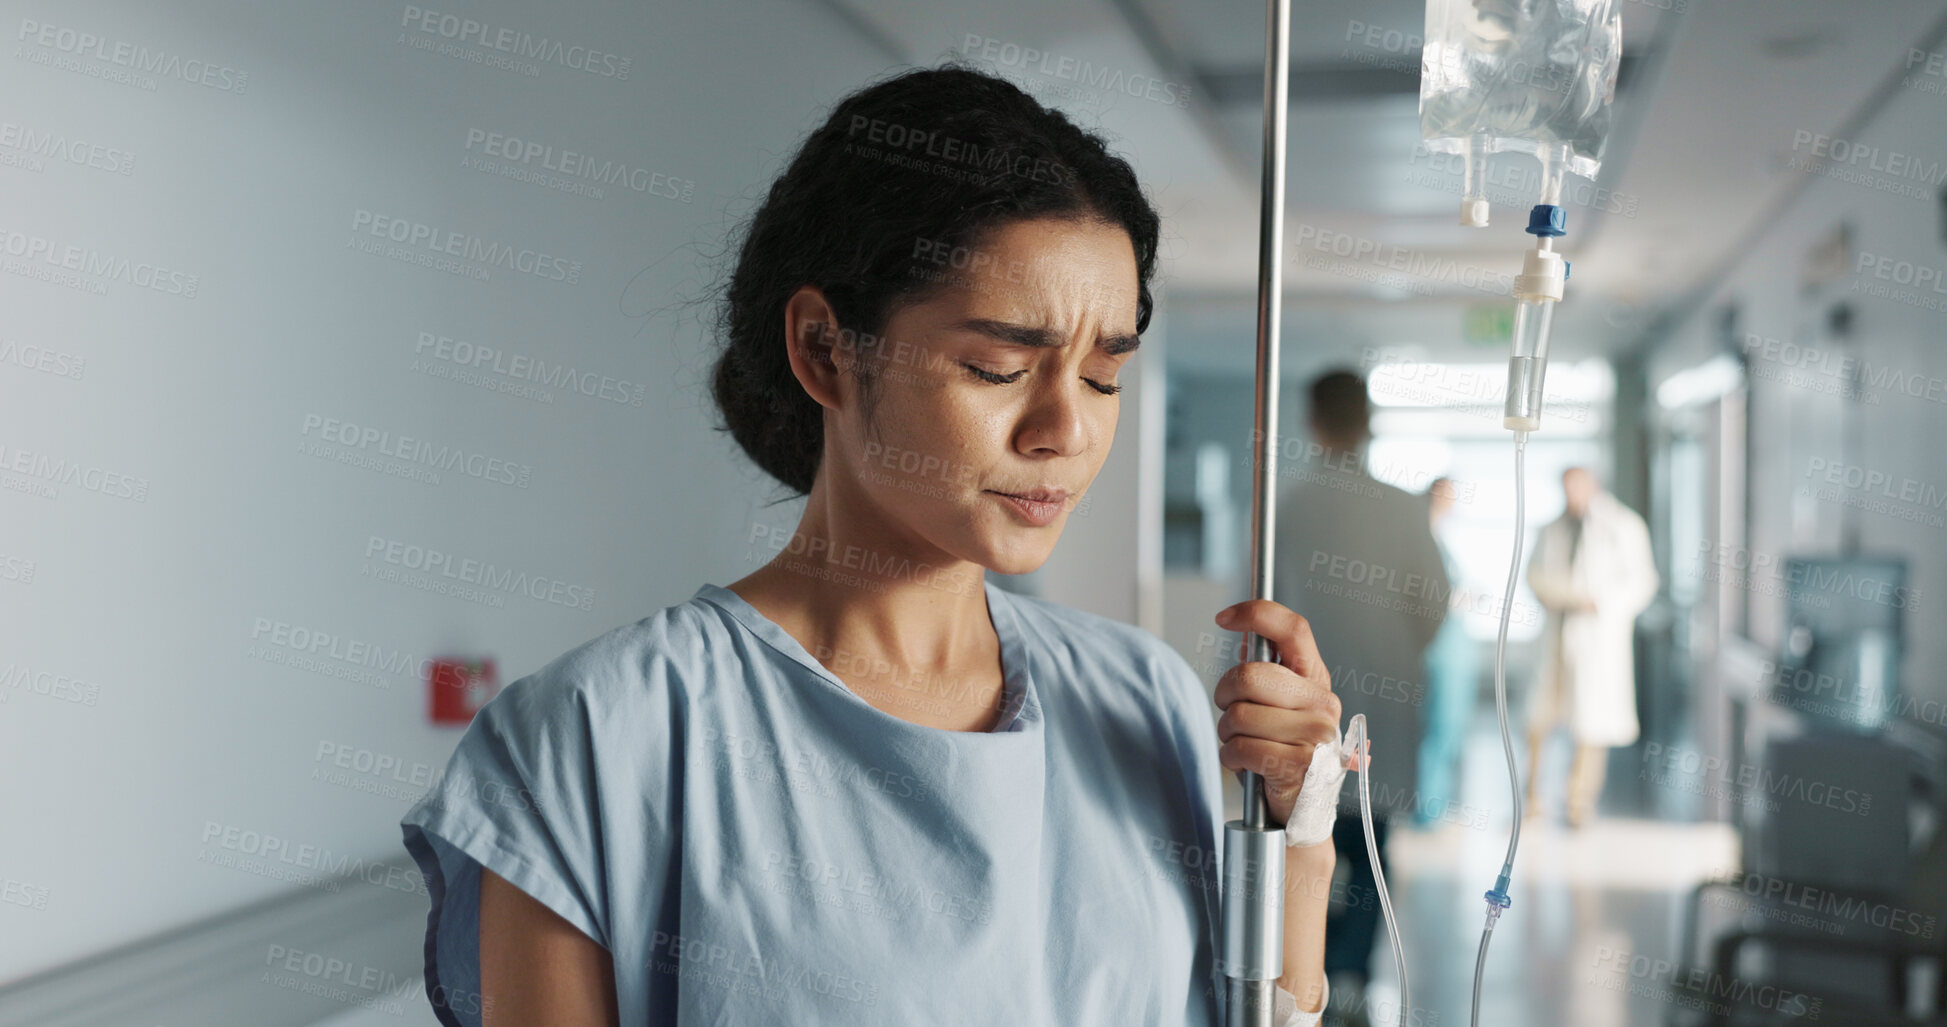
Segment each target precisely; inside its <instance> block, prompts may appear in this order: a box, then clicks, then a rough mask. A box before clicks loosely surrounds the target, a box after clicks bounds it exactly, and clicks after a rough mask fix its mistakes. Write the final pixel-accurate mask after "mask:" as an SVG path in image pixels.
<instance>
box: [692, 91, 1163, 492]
mask: <svg viewBox="0 0 1947 1027" xmlns="http://www.w3.org/2000/svg"><path fill="white" fill-rule="evenodd" d="M1040 217H1066V218H1075V219H1088V220H1099V221H1102V222H1104V223H1107V224H1113V225H1118V226H1120V227H1122V228H1123V229H1125V230H1126V231H1127V232H1128V233H1129V240H1130V242H1131V243H1132V244H1133V246H1134V249H1135V254H1136V275H1137V285H1138V294H1137V310H1136V330H1137V331H1138V332H1141V331H1143V330H1145V329H1146V328H1147V327H1148V326H1149V316H1150V311H1151V308H1152V300H1151V296H1150V291H1149V280H1150V276H1151V275H1152V274H1153V273H1154V271H1155V267H1156V241H1157V233H1158V229H1159V219H1158V217H1157V215H1156V211H1155V209H1154V208H1152V207H1151V206H1150V204H1149V201H1148V200H1147V199H1146V198H1145V197H1144V196H1143V193H1142V188H1141V186H1140V185H1138V184H1137V182H1136V173H1135V171H1134V169H1132V168H1131V167H1130V166H1129V163H1128V162H1127V161H1125V160H1123V159H1122V158H1120V157H1118V156H1116V155H1114V154H1112V153H1110V152H1109V149H1108V145H1107V143H1106V142H1105V141H1104V140H1103V139H1102V138H1101V137H1100V136H1098V135H1096V134H1095V133H1093V132H1089V131H1086V130H1084V129H1082V128H1080V127H1078V126H1077V125H1076V124H1075V123H1074V122H1072V121H1070V120H1069V119H1068V118H1067V117H1066V116H1065V115H1063V114H1061V113H1060V112H1058V111H1054V110H1051V109H1049V108H1048V107H1045V106H1043V105H1042V104H1041V103H1040V102H1039V101H1037V100H1035V99H1034V98H1033V97H1031V96H1029V95H1028V94H1027V93H1025V92H1023V91H1021V89H1020V88H1018V87H1016V86H1015V85H1013V84H1012V83H1010V82H1008V81H1006V80H1005V79H1001V78H997V77H995V76H993V75H988V74H985V73H982V72H979V71H975V70H972V69H969V68H966V67H961V66H955V65H947V66H943V67H938V68H925V69H921V70H918V71H911V72H906V73H904V74H900V75H897V76H895V77H892V78H889V79H886V80H884V81H881V82H878V83H875V84H873V85H870V86H867V87H865V88H864V89H861V90H859V91H858V92H855V93H853V94H852V95H850V96H848V97H846V98H845V99H844V100H842V101H840V102H839V104H838V106H837V107H835V108H833V110H832V112H831V116H830V117H828V118H827V119H826V120H825V123H824V124H823V125H822V126H820V127H819V128H818V129H817V130H816V131H814V132H812V133H811V136H810V138H808V139H806V140H805V143H804V145H803V147H802V148H800V149H799V150H798V153H797V156H795V157H794V158H792V160H791V163H790V166H789V167H788V168H786V169H785V171H784V173H783V174H782V175H780V176H779V177H778V179H777V181H776V182H774V183H772V185H771V190H770V194H769V196H767V197H766V198H765V200H764V202H763V204H762V205H761V206H760V207H759V208H758V209H757V211H756V213H755V214H753V215H752V217H751V219H750V221H749V224H748V228H747V229H746V231H745V234H744V239H743V243H742V246H741V248H740V250H739V252H738V255H737V261H736V269H735V270H734V272H732V274H731V277H730V282H729V286H728V288H727V289H726V290H725V291H724V296H723V300H722V306H721V309H720V312H719V328H720V331H721V334H722V335H723V337H724V347H723V351H722V354H721V355H720V356H719V357H718V358H717V363H716V369H715V371H714V373H713V375H712V379H711V391H712V393H713V395H714V398H715V400H716V404H717V408H718V410H719V411H720V412H721V413H722V414H723V419H724V422H725V423H724V425H723V426H721V427H720V428H719V429H718V430H720V431H728V432H730V434H731V436H732V437H733V438H735V439H736V440H737V444H738V445H740V446H742V447H743V450H744V452H745V453H747V454H749V455H750V458H751V459H752V460H753V461H755V462H756V464H757V466H758V467H760V468H762V469H763V470H764V471H765V472H766V473H768V474H770V475H771V476H772V477H774V478H776V479H777V480H778V481H780V482H783V483H784V485H785V486H786V487H788V488H790V489H791V490H792V491H793V492H794V493H796V494H804V493H808V492H810V491H811V486H812V482H813V480H814V479H815V478H816V476H817V473H818V464H819V460H820V458H821V456H822V455H823V452H824V442H825V439H824V422H823V419H822V413H823V408H822V407H820V406H819V405H818V403H817V402H816V401H815V400H813V399H812V398H811V397H810V396H809V395H808V394H806V392H805V391H804V387H803V386H802V385H800V384H799V383H798V380H797V378H796V377H795V376H794V375H793V374H792V373H791V364H790V359H789V356H788V353H787V351H786V348H785V341H786V340H785V338H784V307H785V303H786V301H787V300H789V299H790V297H791V295H792V293H794V292H796V291H797V290H798V288H799V287H801V286H805V285H813V286H817V287H818V288H819V289H821V290H823V292H824V294H825V297H826V299H827V300H828V301H829V302H830V304H831V306H832V310H833V312H834V314H835V315H836V317H837V319H838V321H839V325H837V326H833V327H834V328H835V329H842V330H843V332H844V333H845V334H846V336H847V337H852V338H859V339H864V338H868V337H870V338H874V339H876V338H877V337H878V335H879V334H880V332H881V330H882V329H883V327H884V324H885V322H886V320H887V318H889V317H890V316H891V315H892V313H893V312H894V311H895V310H897V309H898V308H899V307H900V306H903V305H905V304H908V303H913V302H918V301H920V300H921V299H923V298H925V296H926V295H928V294H930V293H931V292H932V291H934V290H935V289H937V288H939V287H940V286H941V285H942V284H943V282H942V280H941V279H939V278H938V277H927V276H925V275H916V274H915V270H916V269H915V246H916V244H917V245H918V246H919V247H921V248H929V249H931V250H932V251H934V252H944V251H950V250H951V248H955V247H963V246H967V247H970V246H973V245H975V244H976V243H977V242H978V241H979V240H980V238H981V237H982V236H983V235H984V234H985V233H988V232H990V231H992V230H993V229H996V228H999V227H1001V226H1002V225H1004V224H1007V223H1011V222H1014V221H1019V220H1026V219H1030V218H1040ZM857 367H858V371H857V372H856V373H857V375H858V377H859V381H860V384H861V386H862V388H864V389H865V390H866V393H867V398H868V401H869V398H870V395H869V394H870V386H871V384H872V378H873V372H872V369H871V367H870V366H869V365H868V362H866V361H860V362H859V363H858V365H857ZM868 416H869V412H868Z"/></svg>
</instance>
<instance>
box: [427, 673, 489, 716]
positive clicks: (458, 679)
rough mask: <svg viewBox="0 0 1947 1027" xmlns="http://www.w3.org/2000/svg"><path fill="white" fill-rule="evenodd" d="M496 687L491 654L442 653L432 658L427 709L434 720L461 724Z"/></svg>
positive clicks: (475, 711)
mask: <svg viewBox="0 0 1947 1027" xmlns="http://www.w3.org/2000/svg"><path fill="white" fill-rule="evenodd" d="M498 691H500V681H499V679H498V678H497V677H496V676H495V674H494V661H493V658H492V657H487V658H485V659H477V660H474V659H465V658H462V657H456V656H446V657H441V658H439V659H436V660H434V661H433V667H432V671H431V672H430V674H429V676H428V678H427V681H426V696H427V713H428V715H429V716H430V717H431V718H432V721H433V723H435V724H451V725H459V726H464V725H466V724H470V723H472V722H473V715H474V714H475V713H478V712H480V707H482V706H485V705H487V700H489V699H491V698H493V697H494V693H496V692H498Z"/></svg>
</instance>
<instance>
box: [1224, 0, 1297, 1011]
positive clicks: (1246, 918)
mask: <svg viewBox="0 0 1947 1027" xmlns="http://www.w3.org/2000/svg"><path fill="white" fill-rule="evenodd" d="M1290 34H1291V7H1290V0H1266V3H1265V39H1264V178H1263V184H1262V186H1263V192H1262V196H1261V199H1260V203H1259V205H1258V210H1259V216H1258V246H1257V413H1256V418H1257V420H1256V427H1255V428H1254V429H1253V431H1252V435H1251V441H1252V442H1253V444H1254V446H1255V451H1254V456H1253V460H1252V475H1251V546H1252V551H1251V557H1252V559H1251V595H1252V597H1253V598H1256V599H1270V598H1271V597H1272V596H1271V569H1272V565H1273V556H1274V555H1275V554H1274V552H1273V549H1272V535H1273V533H1274V530H1275V528H1276V526H1277V494H1276V484H1277V457H1278V335H1279V332H1278V321H1279V315H1280V313H1281V311H1282V303H1281V300H1282V290H1283V287H1284V281H1283V256H1284V156H1285V98H1286V91H1287V89H1288V88H1289V86H1288V83H1289V80H1290V76H1289V71H1290V64H1289V60H1288V58H1287V56H1286V46H1287V40H1288V39H1289V37H1290ZM1244 656H1245V659H1247V660H1249V661H1252V662H1265V663H1274V662H1276V661H1277V658H1278V657H1277V653H1276V651H1275V650H1274V649H1273V648H1272V646H1271V642H1270V640H1269V639H1266V638H1263V637H1260V636H1258V635H1255V634H1251V635H1246V636H1245V652H1244ZM1238 782H1239V784H1240V785H1242V787H1243V790H1244V816H1243V819H1242V820H1232V821H1230V822H1229V823H1227V824H1225V825H1224V889H1223V926H1224V936H1223V950H1222V952H1221V953H1220V965H1219V969H1220V970H1221V971H1222V972H1223V974H1224V976H1225V978H1226V979H1227V981H1226V989H1227V998H1228V1002H1227V1004H1226V1007H1225V1008H1226V1010H1227V1016H1226V1020H1227V1027H1272V1023H1271V1014H1272V997H1273V994H1274V989H1275V988H1276V987H1277V978H1278V977H1279V975H1281V974H1283V973H1284V856H1285V836H1284V830H1283V829H1282V828H1275V827H1272V826H1270V820H1269V813H1268V809H1267V806H1266V802H1265V798H1264V781H1263V779H1262V778H1260V777H1259V776H1258V775H1257V774H1255V773H1252V772H1250V771H1248V770H1244V771H1239V772H1238Z"/></svg>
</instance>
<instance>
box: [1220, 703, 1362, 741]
mask: <svg viewBox="0 0 1947 1027" xmlns="http://www.w3.org/2000/svg"><path fill="white" fill-rule="evenodd" d="M1336 714H1337V711H1336V710H1335V709H1329V708H1325V707H1314V708H1311V709H1305V710H1287V709H1283V708H1281V707H1277V706H1260V705H1258V704H1257V703H1248V702H1241V703H1237V704H1235V705H1233V706H1232V707H1231V708H1230V709H1227V710H1225V711H1224V715H1223V716H1221V717H1219V718H1217V738H1218V739H1219V740H1221V741H1225V742H1228V741H1230V740H1231V739H1232V738H1237V737H1246V738H1261V739H1264V740H1265V741H1267V742H1282V743H1284V744H1286V745H1324V744H1326V743H1328V742H1333V741H1336V740H1337V739H1338V737H1339V722H1338V717H1337V715H1336Z"/></svg>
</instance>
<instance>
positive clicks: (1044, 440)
mask: <svg viewBox="0 0 1947 1027" xmlns="http://www.w3.org/2000/svg"><path fill="white" fill-rule="evenodd" d="M1065 377H1067V378H1069V379H1071V382H1069V383H1064V384H1057V385H1053V386H1050V387H1048V388H1043V389H1039V390H1037V392H1036V395H1035V399H1034V402H1033V403H1032V404H1030V405H1029V406H1028V409H1027V411H1026V413H1025V414H1024V415H1023V417H1022V419H1021V424H1020V427H1019V428H1018V429H1017V430H1016V431H1015V435H1014V445H1015V448H1016V449H1018V450H1019V451H1020V452H1021V453H1022V454H1024V455H1027V456H1076V455H1079V454H1081V453H1085V452H1087V451H1088V447H1089V445H1090V443H1091V442H1092V441H1093V438H1094V434H1095V426H1094V424H1093V423H1092V422H1091V420H1090V414H1089V412H1088V408H1087V407H1085V406H1084V405H1083V404H1085V403H1086V402H1087V401H1088V397H1087V396H1084V395H1082V394H1081V390H1082V389H1087V388H1089V387H1090V386H1089V385H1088V383H1086V382H1084V381H1082V380H1081V379H1080V378H1078V377H1076V376H1075V375H1072V374H1070V375H1066V376H1065Z"/></svg>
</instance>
